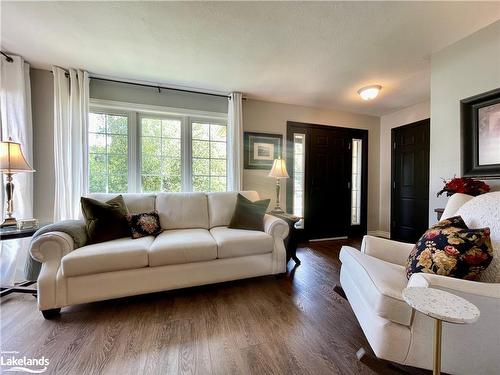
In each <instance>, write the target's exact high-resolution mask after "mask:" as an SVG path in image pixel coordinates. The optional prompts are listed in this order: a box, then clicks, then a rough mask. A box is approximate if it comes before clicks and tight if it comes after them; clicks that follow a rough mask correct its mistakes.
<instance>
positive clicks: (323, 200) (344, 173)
mask: <svg viewBox="0 0 500 375" xmlns="http://www.w3.org/2000/svg"><path fill="white" fill-rule="evenodd" d="M294 134H303V135H305V145H304V148H305V163H304V167H305V168H304V170H305V175H304V192H303V204H304V213H303V214H304V229H305V235H306V237H307V238H308V239H324V238H334V237H345V236H349V235H361V234H365V233H366V223H367V220H366V211H367V204H366V203H367V171H368V159H367V154H368V131H367V130H361V129H350V128H342V127H337V126H325V125H316V124H306V123H298V122H292V121H288V123H287V169H288V173H289V174H290V177H291V178H290V179H289V180H288V182H287V210H288V212H290V213H291V212H293V194H294V151H293V150H294V143H293V142H294ZM353 139H356V140H358V141H361V142H362V146H361V149H362V152H361V155H362V161H361V166H362V171H361V172H362V173H361V174H362V177H361V189H360V190H361V205H360V210H361V211H360V221H359V222H357V223H355V224H353V223H352V221H351V209H352V207H351V203H352V201H351V194H352V193H353V189H352V187H353V186H352V150H351V148H352V141H353Z"/></svg>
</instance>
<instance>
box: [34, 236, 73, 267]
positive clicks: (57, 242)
mask: <svg viewBox="0 0 500 375" xmlns="http://www.w3.org/2000/svg"><path fill="white" fill-rule="evenodd" d="M74 248H75V244H74V241H73V238H72V237H71V236H70V235H68V234H67V233H64V232H55V231H54V232H47V233H43V234H41V235H39V236H38V237H36V238H35V239H34V240H33V241H32V242H31V245H30V254H31V257H32V258H33V259H35V260H37V261H39V262H41V263H44V262H48V261H51V260H59V261H60V260H61V258H62V257H63V256H65V255H66V254H68V253H69V252H71V251H72V250H73V249H74Z"/></svg>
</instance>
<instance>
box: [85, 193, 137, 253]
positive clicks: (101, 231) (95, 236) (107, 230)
mask: <svg viewBox="0 0 500 375" xmlns="http://www.w3.org/2000/svg"><path fill="white" fill-rule="evenodd" d="M80 203H81V205H82V213H83V217H84V218H85V226H86V228H87V235H88V238H89V241H88V243H89V244H93V243H98V242H105V241H111V240H115V239H117V238H122V237H129V236H130V228H129V226H128V221H127V214H128V210H127V206H126V205H125V201H124V200H123V197H122V196H121V195H118V196H117V197H115V198H113V199H110V200H109V201H107V202H105V203H104V202H100V201H98V200H95V199H91V198H84V197H82V198H81V199H80Z"/></svg>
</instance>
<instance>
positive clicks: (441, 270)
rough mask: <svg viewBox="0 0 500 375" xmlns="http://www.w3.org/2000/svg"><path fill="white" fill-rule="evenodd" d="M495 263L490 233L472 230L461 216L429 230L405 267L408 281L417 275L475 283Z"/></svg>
mask: <svg viewBox="0 0 500 375" xmlns="http://www.w3.org/2000/svg"><path fill="white" fill-rule="evenodd" d="M492 259H493V247H492V245H491V240H490V229H489V228H481V229H469V228H467V225H465V223H464V221H463V220H462V218H461V217H460V216H455V217H452V218H449V219H446V220H442V221H440V222H439V223H437V224H435V225H433V226H432V227H430V228H429V229H428V230H427V231H426V232H425V233H424V235H423V236H422V237H421V238H420V240H418V242H417V244H416V245H415V247H414V248H413V250H412V251H411V253H410V255H409V257H408V261H407V263H406V277H407V278H408V279H409V278H410V276H411V275H413V274H414V273H418V272H424V273H432V274H436V275H443V276H451V277H455V278H459V279H465V280H475V279H476V278H477V277H478V276H479V274H480V273H481V271H482V270H484V269H486V267H488V265H489V264H490V262H491V260H492Z"/></svg>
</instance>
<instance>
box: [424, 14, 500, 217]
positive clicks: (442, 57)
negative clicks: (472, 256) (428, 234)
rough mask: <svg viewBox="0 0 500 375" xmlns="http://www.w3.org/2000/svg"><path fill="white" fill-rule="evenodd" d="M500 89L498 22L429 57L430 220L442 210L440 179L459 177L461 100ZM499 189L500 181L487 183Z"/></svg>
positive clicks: (443, 204)
mask: <svg viewBox="0 0 500 375" xmlns="http://www.w3.org/2000/svg"><path fill="white" fill-rule="evenodd" d="M498 87H500V21H497V22H495V23H494V24H492V25H490V26H488V27H486V28H484V29H481V30H479V31H478V32H476V33H474V34H472V35H470V36H468V37H467V38H465V39H462V40H460V41H459V42H457V43H455V44H452V45H451V46H449V47H447V48H445V49H443V50H441V51H440V52H438V53H436V54H434V55H433V56H432V71H431V153H430V165H431V171H430V192H429V198H430V202H429V219H430V223H433V222H435V221H436V216H435V214H434V212H433V210H434V208H437V207H444V206H445V204H446V201H447V198H445V197H440V198H437V197H436V193H437V192H438V191H439V190H441V188H442V186H443V182H442V180H441V179H442V178H451V177H453V176H454V175H457V176H460V174H461V165H460V161H461V149H460V141H461V138H460V100H461V99H464V98H468V97H470V96H473V95H477V94H481V93H483V92H486V91H489V90H492V89H495V88H498ZM487 182H488V184H490V186H491V187H492V188H493V189H494V190H499V189H500V180H498V179H497V180H488V181H487Z"/></svg>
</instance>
